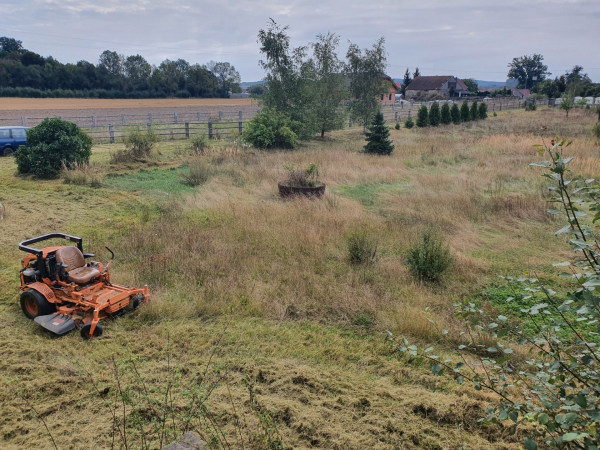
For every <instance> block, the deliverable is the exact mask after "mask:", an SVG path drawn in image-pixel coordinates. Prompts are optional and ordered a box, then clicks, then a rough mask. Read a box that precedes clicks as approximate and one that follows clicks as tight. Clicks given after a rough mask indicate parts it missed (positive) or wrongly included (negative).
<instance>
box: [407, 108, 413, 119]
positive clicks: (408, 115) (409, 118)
mask: <svg viewBox="0 0 600 450" xmlns="http://www.w3.org/2000/svg"><path fill="white" fill-rule="evenodd" d="M411 111H412V110H410V109H409V110H408V118H409V119H410V112H411Z"/></svg>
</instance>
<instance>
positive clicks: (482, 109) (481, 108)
mask: <svg viewBox="0 0 600 450" xmlns="http://www.w3.org/2000/svg"><path fill="white" fill-rule="evenodd" d="M487 116H488V114H487V105H486V104H485V103H482V104H481V105H479V118H480V119H487Z"/></svg>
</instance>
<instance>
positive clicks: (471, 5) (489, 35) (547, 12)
mask: <svg viewBox="0 0 600 450" xmlns="http://www.w3.org/2000/svg"><path fill="white" fill-rule="evenodd" d="M0 13H2V15H3V17H5V19H6V20H5V22H4V23H5V24H10V26H8V25H5V26H6V28H7V29H12V30H21V31H23V32H12V31H7V30H3V31H1V32H0V33H1V34H2V35H8V36H12V37H16V38H18V39H21V40H23V42H24V45H25V46H26V47H27V48H30V49H32V50H34V51H37V52H38V53H41V54H44V55H48V54H51V55H53V56H54V57H56V58H58V59H59V60H61V61H71V62H75V61H77V60H80V59H86V60H89V61H92V62H96V61H97V58H98V55H99V54H100V53H101V51H102V50H104V49H107V48H109V49H111V50H116V51H118V52H120V53H124V54H135V53H140V54H142V55H144V56H145V57H146V58H147V59H148V60H149V61H150V62H152V63H160V61H161V60H163V59H165V58H169V59H176V58H180V57H181V58H185V59H187V60H188V61H190V62H193V63H195V62H200V63H203V62H206V61H208V60H211V59H212V60H226V61H229V62H231V63H232V64H234V65H235V66H236V68H237V69H238V70H239V71H240V73H241V74H242V78H243V79H244V80H248V81H250V80H256V79H260V78H261V77H262V76H263V74H262V72H261V70H260V69H259V67H258V64H257V61H258V59H259V58H260V55H259V52H258V44H257V43H256V35H257V32H258V29H259V28H264V27H266V26H267V24H268V19H269V17H272V18H273V19H275V20H276V21H277V22H278V23H281V24H284V25H290V35H291V37H292V44H293V45H305V44H307V43H308V42H310V41H311V40H313V39H314V36H315V35H316V34H317V33H320V32H326V31H332V32H335V33H338V34H340V36H341V37H342V42H344V43H346V42H347V40H350V41H352V42H355V43H357V44H359V45H361V46H363V47H365V46H370V45H371V44H372V43H373V42H374V41H375V40H376V39H377V38H378V37H380V36H385V37H386V42H387V43H386V48H387V50H388V53H389V58H388V62H389V63H390V67H389V71H388V72H389V73H390V74H391V75H393V76H397V77H400V76H401V75H402V74H403V72H404V70H405V68H406V67H410V68H411V69H414V67H415V66H419V67H420V68H422V72H423V73H424V74H433V73H434V68H435V73H436V74H438V75H439V74H455V75H458V76H461V77H469V76H472V77H474V78H479V79H493V80H503V79H504V78H505V77H506V71H507V69H506V66H507V64H508V63H509V62H510V60H511V59H512V58H513V57H516V56H520V55H523V54H531V53H534V52H535V53H542V54H543V55H544V56H545V58H546V62H547V64H548V65H549V66H550V69H551V71H552V72H554V73H555V74H559V73H562V71H564V70H566V69H569V68H570V67H572V66H573V65H574V64H580V65H583V66H584V67H585V69H586V71H587V72H588V73H589V74H590V75H591V76H592V78H593V79H596V80H600V61H598V58H597V56H596V55H597V43H598V42H599V41H600V31H599V30H600V27H599V26H598V25H599V20H600V2H598V1H591V0H572V1H561V0H554V1H553V0H537V1H531V2H523V1H517V0H507V1H502V2H499V1H497V0H496V1H491V0H455V1H452V2H448V1H441V0H423V1H414V0H411V1H407V0H400V1H397V0H396V1H392V0H389V1H388V0H385V1H379V2H365V1H364V0H363V1H357V0H350V1H341V0H330V1H323V0H319V1H317V0H305V1H280V0H266V1H250V0H241V1H232V0H221V1H220V2H208V1H201V2H198V1H192V0H167V1H164V0H161V1H158V0H132V1H122V0H95V1H94V0H8V1H6V2H3V4H2V5H0ZM25 31H29V32H35V33H42V34H46V35H57V36H69V37H73V38H80V39H81V38H84V39H90V40H92V41H84V40H76V39H63V38H57V37H50V36H41V35H36V34H27V33H24V32H25ZM93 40H98V41H110V42H115V43H118V44H108V43H104V42H97V41H93ZM131 44H136V45H137V46H136V45H131ZM345 45H347V44H345ZM344 51H345V47H344V48H342V49H341V53H342V54H343V53H344Z"/></svg>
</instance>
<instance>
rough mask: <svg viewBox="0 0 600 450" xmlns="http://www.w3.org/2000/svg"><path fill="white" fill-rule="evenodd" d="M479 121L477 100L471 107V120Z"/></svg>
mask: <svg viewBox="0 0 600 450" xmlns="http://www.w3.org/2000/svg"><path fill="white" fill-rule="evenodd" d="M477 119H479V105H478V104H477V100H475V101H474V102H473V104H472V105H471V120H477Z"/></svg>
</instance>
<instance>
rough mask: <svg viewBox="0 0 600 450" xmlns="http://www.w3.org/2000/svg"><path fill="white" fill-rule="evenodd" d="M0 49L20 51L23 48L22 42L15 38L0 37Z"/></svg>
mask: <svg viewBox="0 0 600 450" xmlns="http://www.w3.org/2000/svg"><path fill="white" fill-rule="evenodd" d="M0 51H1V52H6V53H12V52H21V51H25V50H24V49H23V42H21V41H17V40H16V39H13V38H9V37H6V36H3V37H0Z"/></svg>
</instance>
